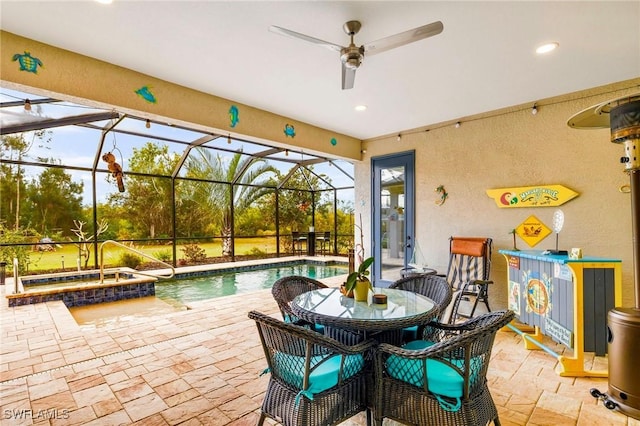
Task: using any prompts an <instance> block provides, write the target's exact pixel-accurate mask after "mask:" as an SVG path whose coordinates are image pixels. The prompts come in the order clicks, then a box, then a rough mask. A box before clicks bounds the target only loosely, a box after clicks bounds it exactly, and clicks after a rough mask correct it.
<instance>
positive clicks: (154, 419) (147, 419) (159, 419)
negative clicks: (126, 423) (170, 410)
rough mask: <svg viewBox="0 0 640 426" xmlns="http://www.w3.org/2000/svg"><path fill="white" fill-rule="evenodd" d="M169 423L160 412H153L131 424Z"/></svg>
mask: <svg viewBox="0 0 640 426" xmlns="http://www.w3.org/2000/svg"><path fill="white" fill-rule="evenodd" d="M168 424H169V423H167V421H166V420H165V419H164V417H162V415H161V414H154V415H153V416H149V417H145V418H144V419H142V420H139V421H137V422H134V423H132V424H131V425H132V426H166V425H168Z"/></svg>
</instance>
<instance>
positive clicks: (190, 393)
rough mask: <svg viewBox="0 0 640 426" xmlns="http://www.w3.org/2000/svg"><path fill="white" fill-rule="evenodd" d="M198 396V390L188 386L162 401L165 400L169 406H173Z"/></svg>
mask: <svg viewBox="0 0 640 426" xmlns="http://www.w3.org/2000/svg"><path fill="white" fill-rule="evenodd" d="M198 397H200V392H198V391H197V390H195V389H193V388H189V389H187V390H186V391H184V392H180V393H177V394H175V395H172V396H169V397H167V398H165V400H164V402H166V403H167V405H168V406H169V407H175V406H176V405H180V404H182V403H183V402H185V401H190V400H192V399H196V398H198Z"/></svg>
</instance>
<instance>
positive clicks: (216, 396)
mask: <svg viewBox="0 0 640 426" xmlns="http://www.w3.org/2000/svg"><path fill="white" fill-rule="evenodd" d="M241 396H244V394H243V393H242V392H240V391H239V390H238V389H237V388H235V387H233V386H229V385H226V386H223V387H221V388H218V389H216V390H213V391H211V392H209V393H206V394H205V395H204V397H205V398H207V399H208V400H210V401H211V403H212V406H213V407H217V406H219V405H222V404H224V403H226V402H229V401H231V400H233V399H236V398H240V397H241Z"/></svg>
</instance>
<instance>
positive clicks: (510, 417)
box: [497, 406, 529, 426]
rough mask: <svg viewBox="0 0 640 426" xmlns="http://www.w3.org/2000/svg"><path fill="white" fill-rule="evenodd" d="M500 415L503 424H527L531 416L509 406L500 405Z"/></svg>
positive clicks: (505, 425)
mask: <svg viewBox="0 0 640 426" xmlns="http://www.w3.org/2000/svg"><path fill="white" fill-rule="evenodd" d="M497 408H498V417H499V418H500V424H501V425H502V426H524V425H526V424H527V420H528V419H529V416H528V415H526V414H523V413H520V412H518V411H513V410H511V409H509V408H508V407H500V406H498V407H497Z"/></svg>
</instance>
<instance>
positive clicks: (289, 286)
mask: <svg viewBox="0 0 640 426" xmlns="http://www.w3.org/2000/svg"><path fill="white" fill-rule="evenodd" d="M326 287H327V286H326V285H325V284H323V283H321V282H320V281H318V280H314V279H313V278H309V277H304V276H301V275H291V276H288V277H282V278H280V279H278V280H277V281H276V282H275V283H273V287H271V294H272V295H273V298H274V299H275V301H276V303H278V307H279V308H280V313H281V314H282V318H283V319H284V321H285V322H293V323H295V322H299V321H300V319H299V318H298V317H296V316H295V315H294V314H293V312H292V311H291V301H292V300H293V299H294V298H295V297H296V296H298V295H300V294H302V293H306V292H308V291H312V290H317V289H319V288H326Z"/></svg>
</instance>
